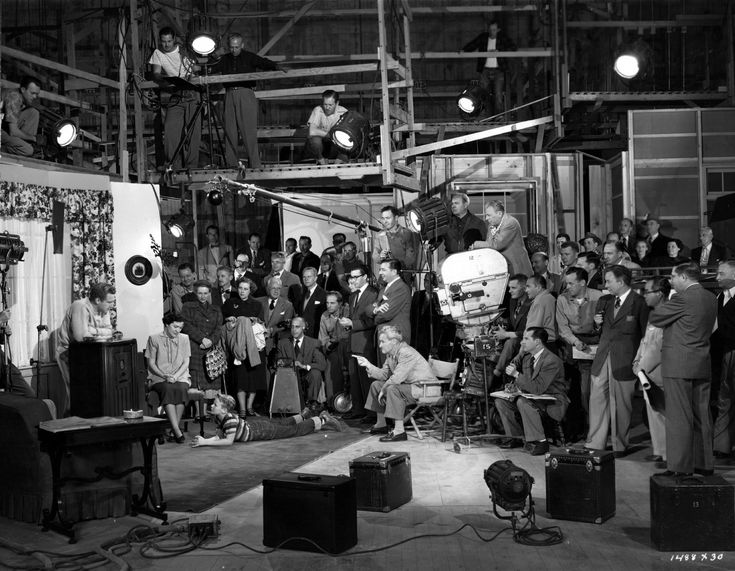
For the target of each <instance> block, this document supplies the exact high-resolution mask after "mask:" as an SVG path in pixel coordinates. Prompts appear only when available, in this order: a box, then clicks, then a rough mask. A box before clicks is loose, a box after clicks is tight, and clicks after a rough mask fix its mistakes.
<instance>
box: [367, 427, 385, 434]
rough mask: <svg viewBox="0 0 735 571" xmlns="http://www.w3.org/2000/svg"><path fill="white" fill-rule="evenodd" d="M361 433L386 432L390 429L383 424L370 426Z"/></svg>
mask: <svg viewBox="0 0 735 571" xmlns="http://www.w3.org/2000/svg"><path fill="white" fill-rule="evenodd" d="M362 432H363V434H388V433H389V432H390V430H389V429H388V425H385V426H371V427H370V428H368V429H366V430H363V431H362Z"/></svg>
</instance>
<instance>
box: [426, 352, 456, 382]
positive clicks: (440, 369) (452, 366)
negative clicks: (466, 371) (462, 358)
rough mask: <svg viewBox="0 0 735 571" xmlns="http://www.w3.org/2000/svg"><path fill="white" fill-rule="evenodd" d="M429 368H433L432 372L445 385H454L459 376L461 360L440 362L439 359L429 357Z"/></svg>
mask: <svg viewBox="0 0 735 571" xmlns="http://www.w3.org/2000/svg"><path fill="white" fill-rule="evenodd" d="M429 366H430V367H431V372H432V373H434V376H435V377H436V378H437V379H439V380H440V381H444V382H445V383H453V382H454V379H455V378H456V376H457V369H458V368H459V359H456V360H455V361H440V360H439V359H434V358H433V357H429Z"/></svg>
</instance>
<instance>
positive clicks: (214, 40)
mask: <svg viewBox="0 0 735 571" xmlns="http://www.w3.org/2000/svg"><path fill="white" fill-rule="evenodd" d="M189 47H190V48H191V50H192V51H193V52H194V53H195V54H197V55H200V56H208V55H209V54H211V53H213V52H214V51H215V50H216V49H217V48H218V47H219V40H218V37H217V34H216V33H215V28H214V26H213V25H212V21H211V20H210V19H209V18H208V17H207V15H206V14H194V15H193V16H192V17H191V20H189Z"/></svg>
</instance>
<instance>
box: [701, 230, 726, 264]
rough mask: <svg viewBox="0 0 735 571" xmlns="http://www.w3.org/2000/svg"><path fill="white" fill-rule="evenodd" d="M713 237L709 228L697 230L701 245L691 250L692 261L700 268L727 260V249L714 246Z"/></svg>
mask: <svg viewBox="0 0 735 571" xmlns="http://www.w3.org/2000/svg"><path fill="white" fill-rule="evenodd" d="M714 237H715V235H714V233H713V232H712V228H710V227H709V226H703V227H702V228H700V229H699V243H700V244H702V245H701V246H700V247H698V248H694V249H693V250H692V261H693V262H697V263H698V264H699V266H700V267H702V268H706V267H707V266H714V265H715V264H719V263H720V262H724V261H725V260H726V259H727V248H725V247H724V246H720V245H718V244H714V243H713V242H712V240H713V239H714Z"/></svg>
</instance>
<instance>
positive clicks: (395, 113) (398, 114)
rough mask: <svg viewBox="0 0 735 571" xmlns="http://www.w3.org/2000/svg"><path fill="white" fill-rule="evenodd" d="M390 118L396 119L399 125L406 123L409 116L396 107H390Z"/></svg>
mask: <svg viewBox="0 0 735 571" xmlns="http://www.w3.org/2000/svg"><path fill="white" fill-rule="evenodd" d="M390 116H391V117H394V118H395V119H398V120H399V121H400V122H401V123H408V122H409V116H408V113H407V112H406V111H404V110H403V109H401V108H400V107H398V106H397V105H393V104H391V105H390Z"/></svg>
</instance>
